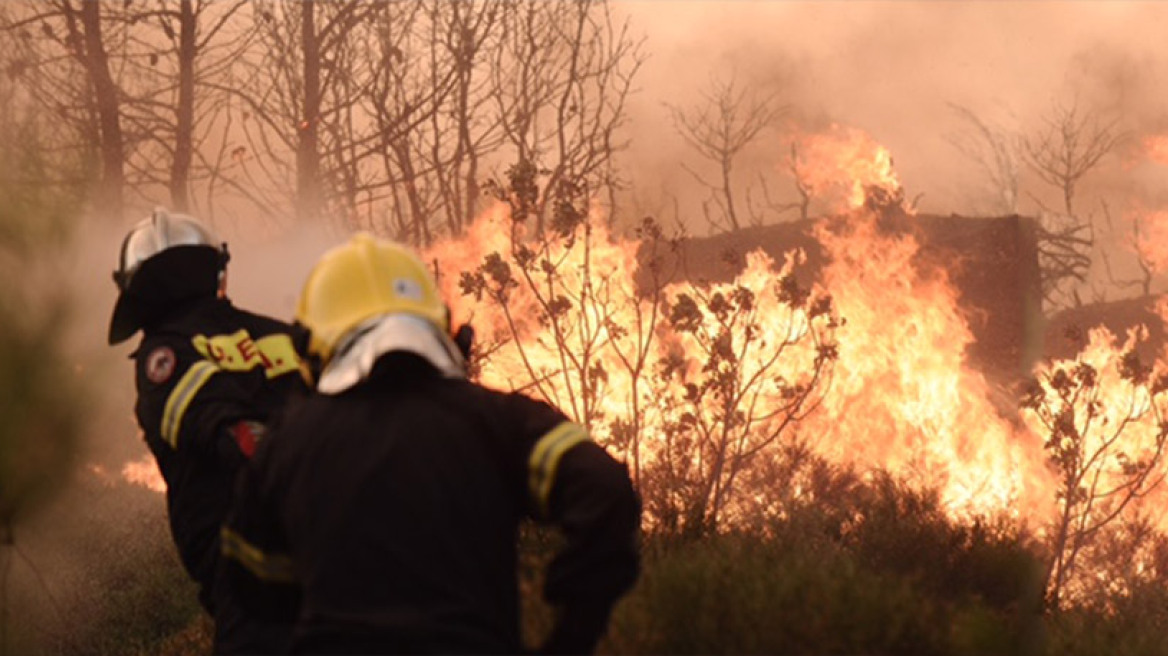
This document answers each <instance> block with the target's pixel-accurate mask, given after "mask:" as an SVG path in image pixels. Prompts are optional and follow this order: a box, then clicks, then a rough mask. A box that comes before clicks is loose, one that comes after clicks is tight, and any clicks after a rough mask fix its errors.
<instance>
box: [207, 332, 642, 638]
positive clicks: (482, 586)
mask: <svg viewBox="0 0 1168 656" xmlns="http://www.w3.org/2000/svg"><path fill="white" fill-rule="evenodd" d="M240 484H241V488H240V492H239V493H238V495H237V506H236V509H235V512H234V515H233V518H232V519H231V520H229V522H228V525H227V527H225V529H224V533H223V548H224V553H225V554H227V555H228V556H229V560H228V565H229V569H234V570H235V576H234V578H233V579H232V580H233V581H234V585H235V589H236V591H237V593H238V594H239V595H241V597H242V598H244V599H245V600H246V603H247V604H250V605H251V607H252V610H253V612H264V610H263V609H265V608H266V612H269V613H274V614H276V615H277V616H278V614H279V613H280V612H298V615H299V620H298V625H297V627H296V629H295V637H294V647H295V649H294V651H298V652H302V653H342V652H343V653H390V652H393V653H433V652H464V653H465V652H471V653H512V654H514V653H519V652H521V651H522V645H521V642H520V628H519V626H520V624H519V592H518V583H517V578H518V577H517V537H518V529H519V526H520V522H521V519H523V518H524V517H534V518H536V519H537V520H542V521H545V522H550V523H552V524H555V525H557V526H559V527H560V528H561V529H562V532H563V534H564V538H565V544H564V546H563V548H562V549H560V550H559V552H558V553H557V555H556V556H555V558H554V560H552V562H551V564H550V566H549V568H548V571H547V576H546V586H545V589H544V596H545V598H546V599H547V600H548V601H549V602H551V603H552V604H553V605H555V606H556V607H557V608H558V610H559V613H560V615H559V618H560V619H559V624H558V625H557V627H556V629H555V630H554V631H553V635H552V636H551V638H550V639H549V640H548V642H547V644H545V645H544V646H543V649H544V650H545V651H549V652H565V653H584V652H589V651H591V650H592V649H593V648H594V647H595V644H596V642H597V640H598V639H599V638H600V636H601V635H602V633H603V631H604V628H605V626H606V624H607V621H608V617H609V612H610V610H611V608H612V606H613V604H614V603H615V601H616V600H617V599H618V598H619V597H620V595H622V594H623V593H624V592H626V591H627V590H628V589H629V588H630V587H631V586H632V584H633V582H634V580H635V579H636V576H637V571H638V551H637V544H636V543H637V539H638V531H639V524H640V502H639V499H638V498H637V495H636V493H635V492H634V490H633V487H632V484H631V482H630V480H629V476H628V471H627V469H626V468H625V466H624V465H622V464H620V463H618V462H617V461H615V460H614V459H613V458H611V457H610V456H609V455H608V454H607V453H606V452H605V451H604V450H603V449H602V448H601V447H599V446H598V445H596V444H595V443H593V442H592V441H591V440H590V439H589V437H588V434H587V432H586V431H585V430H584V429H583V428H581V427H580V426H578V425H576V424H574V423H572V422H570V421H568V420H567V419H566V418H565V417H564V415H562V414H561V413H559V412H558V411H556V410H554V409H552V408H551V407H550V406H548V405H547V404H545V403H541V402H537V401H534V400H532V399H530V398H527V397H525V396H523V395H520V394H506V393H501V392H496V391H493V390H489V389H487V388H484V387H481V386H479V385H476V384H474V383H471V382H468V381H466V380H462V379H453V378H444V377H441V376H440V375H439V374H438V372H437V371H436V370H435V369H433V368H432V367H431V366H430V365H429V363H427V362H425V361H424V360H422V359H421V358H419V357H417V356H414V355H411V354H406V353H401V352H395V353H390V354H387V355H385V356H382V358H381V359H380V360H379V361H378V363H377V364H376V365H375V367H374V370H373V372H372V373H371V375H370V377H369V379H367V380H366V381H364V382H362V383H360V384H358V385H357V386H355V387H353V388H351V389H349V390H347V391H345V392H344V393H341V394H339V395H336V396H326V395H320V394H314V395H311V396H310V397H309V398H307V399H306V400H304V401H303V402H301V403H298V404H296V406H294V407H293V406H289V407H288V408H287V409H286V412H285V413H284V414H282V416H281V417H280V418H279V419H278V420H277V422H276V423H275V424H274V426H273V428H272V437H271V439H270V440H268V441H267V442H265V443H264V444H263V445H261V447H260V449H259V450H258V451H257V453H256V456H255V458H254V459H253V460H252V461H251V462H250V463H249V464H248V465H247V467H246V471H245V474H244V476H243V477H242V478H241V480H240ZM264 583H266V584H268V585H264ZM281 583H284V584H287V586H288V587H287V588H286V589H285V591H286V592H288V593H289V594H294V593H293V592H292V591H293V590H297V589H298V591H299V593H300V594H301V595H302V597H301V598H302V605H301V606H300V607H299V609H298V611H297V610H296V608H295V605H294V604H290V603H283V602H282V601H281V593H280V592H279V588H280V584H281Z"/></svg>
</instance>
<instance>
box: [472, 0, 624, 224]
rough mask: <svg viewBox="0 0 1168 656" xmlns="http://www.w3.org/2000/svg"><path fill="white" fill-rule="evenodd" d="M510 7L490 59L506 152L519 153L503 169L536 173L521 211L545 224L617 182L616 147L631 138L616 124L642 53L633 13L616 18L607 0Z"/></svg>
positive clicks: (499, 184)
mask: <svg viewBox="0 0 1168 656" xmlns="http://www.w3.org/2000/svg"><path fill="white" fill-rule="evenodd" d="M508 8H509V11H507V12H505V13H504V15H503V20H502V23H501V25H500V29H501V30H502V41H501V44H500V47H499V48H498V50H497V51H496V52H495V53H493V56H492V60H491V72H492V79H493V82H494V85H493V86H494V89H495V91H494V93H493V97H492V101H493V104H494V111H495V113H496V114H497V115H498V116H499V117H500V119H501V126H502V130H503V140H504V143H503V146H502V149H501V152H500V154H502V155H504V157H505V158H506V160H509V161H511V162H514V164H513V166H512V167H511V169H510V170H511V173H508V174H506V175H507V176H508V177H510V178H512V179H524V180H528V179H530V180H534V183H535V186H534V187H533V188H532V192H533V194H532V195H531V197H530V201H531V202H530V203H524V204H521V205H518V206H517V207H518V208H519V209H520V213H519V215H518V216H517V217H516V218H517V219H522V220H526V219H528V218H530V219H533V220H534V222H535V234H540V233H542V231H543V230H544V229H545V228H547V227H548V226H547V221H548V220H549V219H550V218H551V217H552V216H553V215H555V216H561V217H564V216H567V215H568V210H569V209H570V208H571V207H573V206H574V205H575V201H576V199H577V198H588V199H594V200H599V199H601V198H603V197H605V196H607V197H608V198H609V199H610V200H611V198H612V196H613V195H614V194H615V191H616V190H617V189H618V188H619V186H620V184H621V181H620V178H619V175H618V172H617V171H616V167H615V159H614V156H615V155H616V153H618V152H619V151H620V150H621V149H623V148H624V146H625V143H624V142H623V141H621V139H620V134H619V129H620V127H621V126H622V125H623V123H624V120H625V103H626V101H627V100H628V97H629V94H630V93H631V91H632V84H633V79H634V77H635V75H636V73H637V71H638V70H639V69H640V67H641V65H642V63H643V62H644V54H643V53H642V51H641V46H642V41H641V40H637V39H634V38H633V37H632V36H631V34H630V25H629V23H628V21H627V20H625V21H624V22H617V21H616V20H615V18H614V16H613V12H612V9H611V7H610V6H609V5H608V3H607V2H603V1H601V2H597V1H594V0H572V1H571V2H550V3H549V2H527V3H520V4H514V5H509V6H508ZM527 171H534V172H535V173H536V174H537V175H536V176H535V177H534V178H532V177H531V176H528V175H527ZM493 182H494V187H495V189H506V188H508V187H514V185H513V184H511V181H510V180H508V181H503V180H500V179H499V178H498V177H496V178H495V179H494V181H493ZM609 209H610V210H611V209H613V208H612V206H611V203H610V208H609ZM609 217H610V220H613V215H612V214H611V212H610V214H609Z"/></svg>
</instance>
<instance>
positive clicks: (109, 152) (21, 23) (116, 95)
mask: <svg viewBox="0 0 1168 656" xmlns="http://www.w3.org/2000/svg"><path fill="white" fill-rule="evenodd" d="M6 9H7V11H6V12H5V14H4V15H3V18H4V23H3V25H0V30H3V31H4V32H5V33H7V34H11V35H15V36H16V38H18V39H19V40H20V42H21V43H22V46H23V48H22V50H23V52H22V54H21V62H22V64H21V66H22V72H23V73H24V77H23V79H24V81H25V82H26V83H27V86H28V91H29V93H30V99H31V102H33V103H35V104H36V105H37V106H39V107H41V108H42V109H43V110H44V111H46V112H50V113H52V114H54V115H56V116H57V117H59V118H60V120H61V121H63V122H65V123H66V124H69V125H71V126H72V127H73V130H74V131H75V134H76V135H77V139H78V141H79V143H77V144H76V146H75V147H76V148H79V149H86V148H88V149H92V151H93V152H94V153H95V154H96V156H97V161H99V162H100V174H99V180H98V185H97V194H96V197H95V201H96V205H97V207H98V208H100V209H101V210H102V211H103V212H104V213H106V214H108V215H110V216H114V217H120V216H121V213H122V209H123V187H124V185H125V170H124V166H125V153H126V143H125V140H124V136H123V131H122V116H121V112H122V94H121V90H120V88H119V86H118V84H117V82H116V81H115V71H114V70H113V63H112V61H111V56H110V53H109V48H108V46H107V43H109V42H111V41H112V42H117V41H120V40H121V39H123V38H124V26H123V25H122V24H121V23H120V22H119V21H118V20H117V18H118V17H117V14H116V13H115V12H116V10H115V9H114V8H112V7H109V6H107V5H105V4H101V3H97V2H83V1H79V0H50V1H48V2H43V3H20V4H14V5H11V6H9V7H7V8H6Z"/></svg>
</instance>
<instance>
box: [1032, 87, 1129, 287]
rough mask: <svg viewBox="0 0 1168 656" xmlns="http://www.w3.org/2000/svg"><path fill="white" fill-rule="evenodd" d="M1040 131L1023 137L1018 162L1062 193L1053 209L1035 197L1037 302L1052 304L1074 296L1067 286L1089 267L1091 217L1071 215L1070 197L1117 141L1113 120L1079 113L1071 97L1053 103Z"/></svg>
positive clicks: (1072, 200) (1092, 240)
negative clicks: (1039, 295)
mask: <svg viewBox="0 0 1168 656" xmlns="http://www.w3.org/2000/svg"><path fill="white" fill-rule="evenodd" d="M1043 123H1044V127H1043V129H1041V130H1040V131H1039V132H1038V133H1036V134H1035V135H1032V136H1030V137H1027V138H1026V139H1024V142H1023V143H1024V145H1025V149H1024V153H1023V154H1024V158H1025V160H1026V163H1027V164H1028V165H1029V166H1030V168H1031V170H1033V171H1034V172H1035V174H1037V175H1038V177H1039V178H1040V179H1042V180H1043V181H1044V182H1046V183H1047V184H1050V185H1052V186H1054V187H1056V188H1057V189H1058V190H1059V192H1060V193H1061V195H1062V201H1063V202H1062V207H1061V208H1060V209H1059V210H1057V211H1055V210H1051V209H1050V208H1049V207H1047V206H1046V205H1045V204H1044V203H1043V202H1042V201H1041V200H1039V199H1038V198H1036V197H1035V201H1036V202H1037V203H1038V205H1039V207H1040V208H1041V210H1042V211H1041V212H1040V215H1039V230H1038V254H1039V266H1040V269H1041V275H1042V281H1041V284H1042V290H1043V299H1044V300H1045V301H1046V302H1047V303H1048V304H1050V305H1057V304H1059V303H1060V302H1061V298H1062V296H1064V295H1067V294H1069V295H1070V296H1071V298H1072V299H1073V300H1075V301H1076V302H1077V301H1078V297H1077V295H1076V294H1075V292H1074V290H1073V289H1070V291H1069V292H1068V291H1067V289H1066V288H1067V286H1068V283H1070V284H1073V283H1074V282H1083V281H1085V280H1086V276H1087V271H1088V270H1089V269H1090V266H1091V250H1092V248H1093V247H1094V244H1095V235H1094V225H1093V223H1092V220H1091V216H1090V215H1087V216H1082V215H1080V214H1077V213H1076V206H1075V198H1076V192H1077V190H1078V187H1079V184H1080V183H1081V182H1082V180H1083V177H1084V176H1086V174H1087V173H1089V172H1090V171H1091V170H1093V169H1094V168H1095V167H1096V166H1097V165H1098V164H1099V162H1100V160H1102V159H1103V157H1104V156H1106V155H1107V154H1108V153H1109V152H1111V151H1112V149H1114V147H1115V145H1116V144H1117V143H1118V142H1119V140H1120V139H1121V138H1122V135H1121V134H1120V133H1118V132H1117V129H1116V127H1117V125H1118V123H1117V121H1115V120H1112V121H1105V120H1103V119H1102V118H1101V117H1100V116H1099V115H1098V114H1097V113H1095V112H1092V111H1087V110H1083V109H1081V108H1080V107H1079V104H1078V100H1077V99H1076V100H1075V101H1073V102H1072V103H1071V104H1069V105H1066V104H1063V103H1055V105H1054V106H1053V108H1052V109H1051V111H1050V113H1049V114H1048V115H1047V116H1045V117H1044V118H1043Z"/></svg>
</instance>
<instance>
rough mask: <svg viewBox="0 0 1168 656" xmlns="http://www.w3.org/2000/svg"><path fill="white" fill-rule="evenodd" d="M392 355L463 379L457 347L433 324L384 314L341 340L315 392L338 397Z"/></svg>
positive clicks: (413, 317)
mask: <svg viewBox="0 0 1168 656" xmlns="http://www.w3.org/2000/svg"><path fill="white" fill-rule="evenodd" d="M392 351H407V352H410V353H415V354H417V355H419V356H421V357H423V358H425V359H426V360H427V361H429V362H430V364H432V365H434V368H435V369H437V370H438V371H440V372H441V373H442V375H444V376H446V377H448V378H464V377H465V376H466V362H465V360H464V359H463V356H462V353H461V352H460V351H459V348H458V346H456V345H455V343H454V341H453V340H452V339H451V338H450V337H449V336H448V335H445V334H444V333H442V332H441V331H440V330H438V329H437V328H435V327H434V325H433V324H431V323H430V322H428V321H426V320H425V319H422V318H420V317H415V316H413V315H410V314H386V315H381V316H379V317H374V318H373V319H370V320H368V321H365V322H363V323H362V324H361V325H359V326H357V327H356V328H354V329H353V331H352V332H351V333H350V336H349V337H348V338H346V339H345V340H342V342H341V344H340V346H339V348H338V349H337V353H336V355H334V356H333V359H332V361H331V362H329V363H328V365H327V366H325V368H324V371H323V372H321V376H320V380H319V382H318V383H317V386H316V389H317V391H318V392H320V393H321V394H340V393H341V392H344V391H345V390H347V389H349V388H351V387H353V386H354V385H356V384H357V383H360V382H361V381H363V380H365V379H366V378H367V377H368V376H369V373H370V372H371V371H373V365H374V364H375V363H376V362H377V359H378V358H380V357H381V356H382V355H384V354H386V353H390V352H392Z"/></svg>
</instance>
